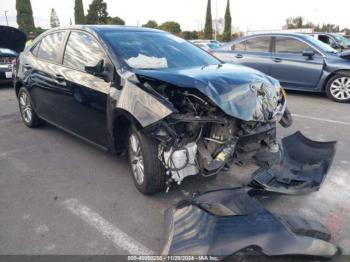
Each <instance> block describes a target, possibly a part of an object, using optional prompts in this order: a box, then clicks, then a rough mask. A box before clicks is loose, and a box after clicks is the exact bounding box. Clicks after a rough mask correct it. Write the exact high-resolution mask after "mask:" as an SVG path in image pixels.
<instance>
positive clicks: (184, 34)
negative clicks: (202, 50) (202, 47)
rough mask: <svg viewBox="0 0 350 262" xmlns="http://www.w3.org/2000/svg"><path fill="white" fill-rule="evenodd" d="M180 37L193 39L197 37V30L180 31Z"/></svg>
mask: <svg viewBox="0 0 350 262" xmlns="http://www.w3.org/2000/svg"><path fill="white" fill-rule="evenodd" d="M182 37H183V38H184V39H186V40H195V39H198V32H197V31H184V32H182Z"/></svg>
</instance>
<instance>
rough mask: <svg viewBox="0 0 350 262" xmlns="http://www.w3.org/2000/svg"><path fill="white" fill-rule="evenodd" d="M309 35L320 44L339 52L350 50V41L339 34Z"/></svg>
mask: <svg viewBox="0 0 350 262" xmlns="http://www.w3.org/2000/svg"><path fill="white" fill-rule="evenodd" d="M310 35H312V36H313V37H315V38H316V39H317V40H320V41H321V42H323V43H325V44H327V45H329V46H331V47H332V48H334V49H337V50H340V51H342V50H344V49H349V48H350V40H349V39H347V38H346V37H344V36H342V35H340V34H335V33H315V34H310Z"/></svg>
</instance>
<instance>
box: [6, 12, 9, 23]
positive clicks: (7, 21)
mask: <svg viewBox="0 0 350 262" xmlns="http://www.w3.org/2000/svg"><path fill="white" fill-rule="evenodd" d="M5 18H6V25H7V26H9V20H8V19H7V11H5Z"/></svg>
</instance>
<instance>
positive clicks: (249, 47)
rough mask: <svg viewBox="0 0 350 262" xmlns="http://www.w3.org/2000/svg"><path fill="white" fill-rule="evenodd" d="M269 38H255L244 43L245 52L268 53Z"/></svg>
mask: <svg viewBox="0 0 350 262" xmlns="http://www.w3.org/2000/svg"><path fill="white" fill-rule="evenodd" d="M269 50H270V37H267V36H266V37H265V36H264V37H256V38H252V39H249V40H247V41H246V51H248V52H269Z"/></svg>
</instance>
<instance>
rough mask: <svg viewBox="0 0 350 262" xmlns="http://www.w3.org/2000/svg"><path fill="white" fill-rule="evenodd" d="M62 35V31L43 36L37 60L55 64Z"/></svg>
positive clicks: (62, 39)
mask: <svg viewBox="0 0 350 262" xmlns="http://www.w3.org/2000/svg"><path fill="white" fill-rule="evenodd" d="M64 35H65V32H63V31H62V32H57V33H53V34H50V35H48V36H45V37H44V38H43V39H42V40H41V43H40V47H39V51H38V55H37V56H38V58H41V59H45V60H50V61H56V62H57V61H58V60H59V58H60V57H59V56H60V50H61V46H62V43H63V41H64Z"/></svg>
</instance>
